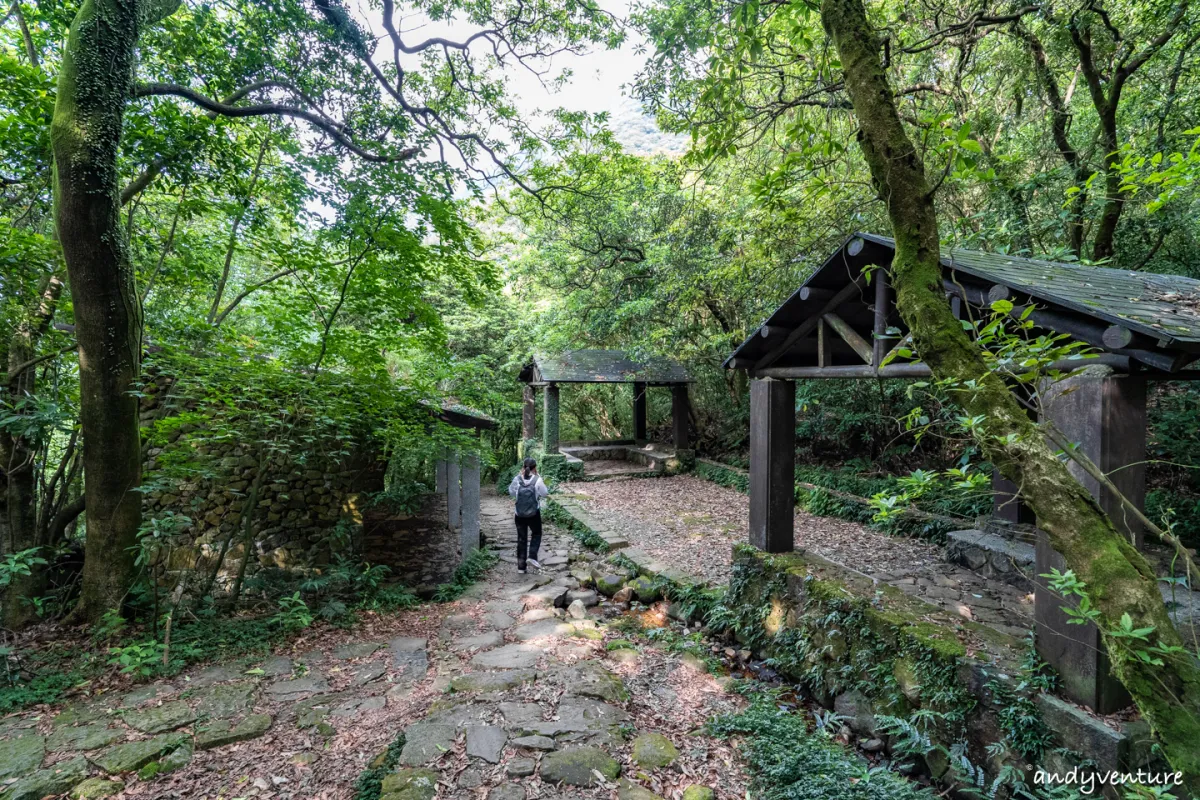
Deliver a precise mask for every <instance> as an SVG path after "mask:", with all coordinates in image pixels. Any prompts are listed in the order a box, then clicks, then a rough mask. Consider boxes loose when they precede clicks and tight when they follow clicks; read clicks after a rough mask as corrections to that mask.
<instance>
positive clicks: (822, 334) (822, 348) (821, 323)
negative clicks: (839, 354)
mask: <svg viewBox="0 0 1200 800" xmlns="http://www.w3.org/2000/svg"><path fill="white" fill-rule="evenodd" d="M817 366H818V367H821V368H822V369H824V368H825V367H832V366H833V337H832V336H831V335H830V330H829V326H828V325H826V324H825V320H824V318H822V319H819V320H817Z"/></svg>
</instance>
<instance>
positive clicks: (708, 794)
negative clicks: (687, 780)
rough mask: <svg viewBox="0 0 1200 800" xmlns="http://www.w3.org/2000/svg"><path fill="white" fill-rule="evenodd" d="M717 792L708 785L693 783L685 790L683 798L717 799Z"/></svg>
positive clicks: (695, 799)
mask: <svg viewBox="0 0 1200 800" xmlns="http://www.w3.org/2000/svg"><path fill="white" fill-rule="evenodd" d="M716 797H717V793H716V792H714V791H713V790H712V789H710V788H708V787H707V786H696V785H692V786H689V787H687V788H686V789H684V790H683V800H716Z"/></svg>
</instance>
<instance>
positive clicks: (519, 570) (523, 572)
mask: <svg viewBox="0 0 1200 800" xmlns="http://www.w3.org/2000/svg"><path fill="white" fill-rule="evenodd" d="M517 574H518V575H524V574H525V570H523V569H519V568H518V569H517Z"/></svg>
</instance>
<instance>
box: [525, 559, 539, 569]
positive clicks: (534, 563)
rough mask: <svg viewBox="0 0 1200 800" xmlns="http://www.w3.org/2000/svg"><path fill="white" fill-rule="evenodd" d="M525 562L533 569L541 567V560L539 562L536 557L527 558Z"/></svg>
mask: <svg viewBox="0 0 1200 800" xmlns="http://www.w3.org/2000/svg"><path fill="white" fill-rule="evenodd" d="M526 563H527V564H529V566H531V567H533V568H534V569H541V568H542V564H541V562H540V561H538V560H537V559H536V558H531V559H529V561H527V562H526Z"/></svg>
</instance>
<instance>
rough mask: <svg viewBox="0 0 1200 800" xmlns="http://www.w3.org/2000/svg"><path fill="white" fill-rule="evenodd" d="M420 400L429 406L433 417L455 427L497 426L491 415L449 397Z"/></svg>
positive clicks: (486, 427) (491, 427)
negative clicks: (439, 400) (436, 400)
mask: <svg viewBox="0 0 1200 800" xmlns="http://www.w3.org/2000/svg"><path fill="white" fill-rule="evenodd" d="M420 402H421V405H423V406H426V407H427V408H429V410H430V411H431V412H432V413H433V415H434V416H435V417H437V418H438V419H440V420H441V421H442V422H444V423H446V424H447V425H451V426H453V427H455V428H476V429H481V430H493V429H494V428H496V427H497V426H498V423H497V422H496V420H495V419H494V418H493V417H490V416H488V415H487V414H485V413H483V412H482V411H480V410H478V409H475V408H471V407H470V406H464V405H462V404H461V403H457V402H455V401H454V400H451V399H447V400H442V401H441V402H440V403H437V402H434V401H430V400H422V401H420Z"/></svg>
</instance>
